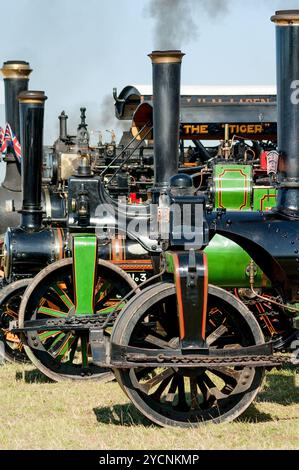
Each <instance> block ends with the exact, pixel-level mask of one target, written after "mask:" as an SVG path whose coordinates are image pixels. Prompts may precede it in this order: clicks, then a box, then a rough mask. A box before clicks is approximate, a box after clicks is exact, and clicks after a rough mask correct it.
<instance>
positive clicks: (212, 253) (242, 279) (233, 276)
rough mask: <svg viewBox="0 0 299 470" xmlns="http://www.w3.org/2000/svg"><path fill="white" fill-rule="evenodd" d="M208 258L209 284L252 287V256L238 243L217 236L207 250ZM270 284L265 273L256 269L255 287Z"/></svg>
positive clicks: (227, 286)
mask: <svg viewBox="0 0 299 470" xmlns="http://www.w3.org/2000/svg"><path fill="white" fill-rule="evenodd" d="M205 253H206V254H207V257H208V267H209V283H211V284H216V285H218V286H220V287H226V288H233V287H250V286H249V273H248V268H249V264H250V260H251V258H250V256H249V255H248V254H247V253H246V251H244V250H243V249H242V248H240V247H239V246H238V245H237V244H236V243H234V242H233V241H231V240H229V239H228V238H225V237H223V236H221V235H215V236H214V238H213V239H212V240H211V242H210V244H209V245H208V246H207V248H206V249H205ZM268 284H269V281H268V280H267V278H266V276H265V275H264V274H263V272H262V271H261V270H260V269H259V268H258V267H256V271H255V282H254V285H255V287H261V286H266V285H268Z"/></svg>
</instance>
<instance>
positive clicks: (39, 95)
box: [18, 90, 48, 104]
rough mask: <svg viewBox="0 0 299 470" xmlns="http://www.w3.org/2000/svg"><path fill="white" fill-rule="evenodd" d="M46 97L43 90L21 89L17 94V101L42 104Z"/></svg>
mask: <svg viewBox="0 0 299 470" xmlns="http://www.w3.org/2000/svg"><path fill="white" fill-rule="evenodd" d="M46 99H48V97H47V96H46V95H45V92H44V91H36V90H27V91H22V92H21V93H20V94H19V95H18V101H19V102H20V103H27V104H42V103H43V102H44V101H46Z"/></svg>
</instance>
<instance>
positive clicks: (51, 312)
mask: <svg viewBox="0 0 299 470" xmlns="http://www.w3.org/2000/svg"><path fill="white" fill-rule="evenodd" d="M37 313H42V314H43V315H49V316H50V317H65V316H66V315H67V314H68V312H61V310H55V309H54V308H49V307H38V309H37Z"/></svg>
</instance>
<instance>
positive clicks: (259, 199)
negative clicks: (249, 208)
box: [253, 186, 276, 211]
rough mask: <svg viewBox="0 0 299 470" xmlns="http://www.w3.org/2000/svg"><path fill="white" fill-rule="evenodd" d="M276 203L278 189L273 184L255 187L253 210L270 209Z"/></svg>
mask: <svg viewBox="0 0 299 470" xmlns="http://www.w3.org/2000/svg"><path fill="white" fill-rule="evenodd" d="M275 204H276V189H275V188H273V187H272V186H270V187H269V186H254V187H253V210H254V211H269V210H271V209H272V207H274V206H275Z"/></svg>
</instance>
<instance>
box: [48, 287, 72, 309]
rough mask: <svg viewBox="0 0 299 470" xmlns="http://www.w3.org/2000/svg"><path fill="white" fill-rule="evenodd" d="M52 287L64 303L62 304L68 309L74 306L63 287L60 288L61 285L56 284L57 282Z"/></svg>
mask: <svg viewBox="0 0 299 470" xmlns="http://www.w3.org/2000/svg"><path fill="white" fill-rule="evenodd" d="M52 289H53V290H54V291H55V292H56V294H57V295H58V296H59V298H60V300H61V301H62V302H63V303H64V305H65V306H66V307H67V308H68V309H71V308H72V307H74V303H73V302H72V301H71V299H70V298H69V296H68V295H67V293H66V292H65V291H64V290H63V289H61V287H59V286H58V284H56V285H54V286H52Z"/></svg>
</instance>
